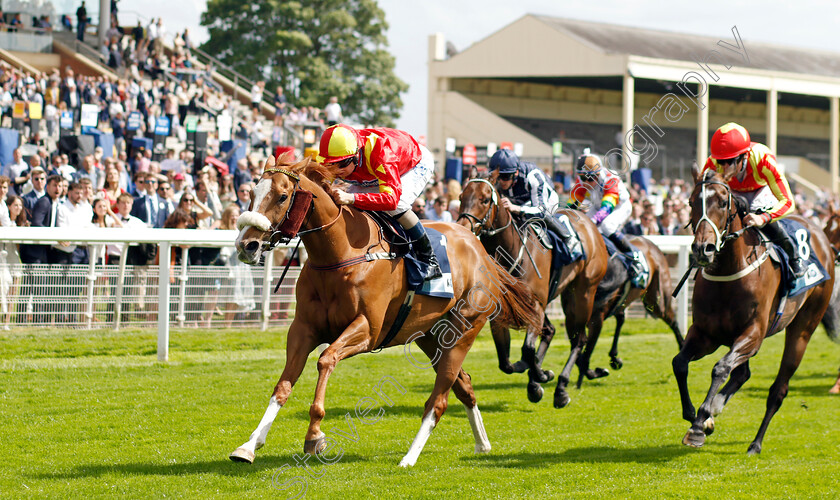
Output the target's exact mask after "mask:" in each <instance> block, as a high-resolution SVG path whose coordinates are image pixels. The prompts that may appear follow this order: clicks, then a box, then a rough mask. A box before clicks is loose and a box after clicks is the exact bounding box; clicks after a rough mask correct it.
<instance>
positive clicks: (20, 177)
mask: <svg viewBox="0 0 840 500" xmlns="http://www.w3.org/2000/svg"><path fill="white" fill-rule="evenodd" d="M9 177H10V178H11V180H12V188H13V189H14V192H15V194H17V195H18V196H20V195H21V194H22V193H21V189H22V188H23V185H24V184H26V182H27V181H28V180H29V177H30V173H29V165H28V164H27V163H26V162H25V161H23V152H22V151H21V150H20V148H17V149H15V150H14V151H13V152H12V164H11V165H9Z"/></svg>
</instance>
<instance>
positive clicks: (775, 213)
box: [703, 122, 807, 278]
mask: <svg viewBox="0 0 840 500" xmlns="http://www.w3.org/2000/svg"><path fill="white" fill-rule="evenodd" d="M709 149H710V150H711V153H712V154H711V156H710V157H709V159H707V160H706V164H705V165H704V166H703V172H705V171H706V170H715V171H717V172H718V173H720V174H723V173H724V171H725V170H727V169H729V168H734V169H735V175H733V176H732V177H731V179H730V180H729V188H730V189H731V190H732V191H733V192H734V193H737V194H739V195H741V196H743V197H744V198H746V200H747V202H748V203H749V205H750V212H751V213H750V214H748V215H747V216H745V217H744V221H743V222H744V225H745V226H756V227H759V228H762V231H763V232H764V234H766V235H767V236H768V237H769V238H770V239H771V240H772V241H773V242H774V243H777V244H779V246H781V247H782V249H783V250H785V252H786V253H787V254H788V256H789V257H790V264H791V270H792V271H793V273H794V275H796V277H797V278H799V277H801V276H803V275H804V274H805V271H806V270H807V269H806V267H805V263H804V262H803V261H802V259H801V257H800V255H799V252H797V251H796V250H795V248H796V245H795V243H794V241H793V239H792V238H791V236H790V235H788V234H787V233H786V232H785V231H784V230H783V229H782V228H781V227H780V226H779V225H778V224H776V223H775V222H776V221H778V220H780V219H783V218H785V217H787V216H788V215H792V214H793V213H794V212H795V209H796V205H795V203H794V201H793V194H792V193H791V190H790V186H789V185H788V182H787V179H786V178H785V175H784V174H783V173H782V172H781V171H780V170H779V166H778V164H777V163H776V156H775V155H774V154H773V152H772V151H770V148H768V147H767V146H765V145H764V144H759V143H757V142H752V141H750V134H749V132H747V129H745V128H744V127H742V126H741V125H738V124H737V123H732V122H730V123H727V124H726V125H724V126H722V127H720V128H719V129H717V131H716V132H715V133H714V135H713V136H712V141H711V144H709Z"/></svg>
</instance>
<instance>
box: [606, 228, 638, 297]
mask: <svg viewBox="0 0 840 500" xmlns="http://www.w3.org/2000/svg"><path fill="white" fill-rule="evenodd" d="M607 238H609V240H610V241H612V242H613V244H614V245H615V247H616V248H618V251H619V252H621V253H623V254H624V255H626V256H628V257H630V262H631V263H632V264H631V265H630V274H631V276H630V280H631V281H633V282H634V284H638V285H640V284H641V283H639V282H641V281H642V280H641V278H640V276H641V275H642V274H643V273H644V272H645V266H644V264H643V263H642V253H641V252H639V250H638V249H636V247H634V246H633V245H631V244H630V242H629V241H627V236H625V235H624V233H622V232H621V231H616V232H614V233H613V234H611V235H609V236H607Z"/></svg>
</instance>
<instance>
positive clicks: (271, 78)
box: [201, 0, 408, 126]
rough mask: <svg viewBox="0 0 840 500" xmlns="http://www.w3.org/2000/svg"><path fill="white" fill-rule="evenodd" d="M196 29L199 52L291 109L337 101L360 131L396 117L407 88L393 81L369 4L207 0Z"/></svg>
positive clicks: (360, 0) (379, 14) (354, 0)
mask: <svg viewBox="0 0 840 500" xmlns="http://www.w3.org/2000/svg"><path fill="white" fill-rule="evenodd" d="M201 24H202V25H203V26H206V27H207V29H208V31H209V32H210V39H209V40H208V41H207V43H205V44H204V45H203V46H202V49H203V50H205V51H206V52H208V53H210V54H212V55H214V56H215V57H217V58H218V59H219V60H221V61H222V62H224V63H225V64H227V65H229V66H231V67H233V68H234V69H235V70H237V71H238V72H240V73H242V74H243V75H245V76H246V77H248V78H252V79H265V80H266V81H268V82H269V83H270V84H269V86H268V87H267V88H268V89H269V90H272V91H273V90H275V88H276V86H277V85H280V86H282V87H283V88H284V89H285V90H286V92H287V94H288V97H289V99H290V101H292V103H293V104H294V105H296V106H315V107H318V108H323V107H324V105H326V103H327V101H328V100H329V97H330V96H337V97H338V98H339V102H340V103H341V107H342V110H343V111H344V115H345V116H347V117H353V118H355V119H357V120H358V121H360V122H362V123H365V124H372V125H378V126H393V124H394V120H395V119H396V118H398V117H399V116H400V108H402V100H401V99H400V94H401V93H402V92H405V91H406V90H408V84H406V83H405V82H403V81H402V80H400V79H399V78H397V76H396V75H395V74H394V56H393V55H391V54H390V53H389V52H388V50H387V46H388V40H387V38H386V36H385V32H386V30H387V29H388V24H387V23H386V22H385V12H384V11H383V10H382V9H380V8H379V6H378V5H377V3H376V0H300V1H284V0H252V1H251V2H250V3H243V2H241V1H240V0H208V2H207V11H206V12H205V13H204V14H202V16H201ZM272 85H273V86H272Z"/></svg>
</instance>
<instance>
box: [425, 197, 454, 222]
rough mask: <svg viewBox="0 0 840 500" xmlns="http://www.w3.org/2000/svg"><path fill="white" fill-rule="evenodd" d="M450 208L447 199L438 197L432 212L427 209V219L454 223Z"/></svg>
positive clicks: (433, 204)
mask: <svg viewBox="0 0 840 500" xmlns="http://www.w3.org/2000/svg"><path fill="white" fill-rule="evenodd" d="M448 208H449V207H448V206H447V203H446V197H445V196H438V197H437V198H435V201H434V203H432V208H431V210H429V209H428V208H427V209H426V218H427V219H429V220H431V221H439V222H452V214H450V213H449V211H448V210H447V209H448Z"/></svg>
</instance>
